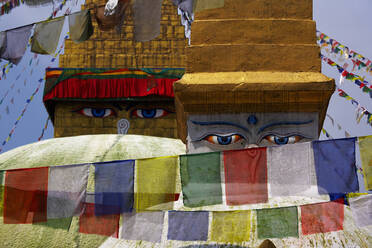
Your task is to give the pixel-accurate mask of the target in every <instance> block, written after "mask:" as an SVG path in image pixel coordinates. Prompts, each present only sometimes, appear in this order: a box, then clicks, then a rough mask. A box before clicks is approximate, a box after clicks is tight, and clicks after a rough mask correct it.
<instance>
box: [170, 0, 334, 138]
mask: <svg viewBox="0 0 372 248" xmlns="http://www.w3.org/2000/svg"><path fill="white" fill-rule="evenodd" d="M319 54H320V49H319V47H318V46H317V44H316V27H315V22H314V21H313V20H312V0H282V1H277V0H249V1H247V0H225V6H224V7H223V8H217V9H211V10H205V11H202V12H199V13H196V15H195V21H194V23H193V25H192V37H191V46H189V47H187V48H186V55H187V58H186V60H187V66H186V69H187V70H186V71H187V73H186V74H185V75H184V76H183V78H182V79H181V80H180V81H178V82H176V83H175V85H174V87H175V95H176V109H177V119H178V128H179V134H180V135H181V138H182V139H183V140H184V141H185V139H186V133H187V132H186V129H187V127H186V120H187V116H188V114H197V113H204V114H205V113H207V114H212V113H221V112H222V113H232V112H237V113H239V112H319V120H320V123H319V127H321V126H322V123H323V120H324V116H325V113H326V109H327V105H328V101H329V98H330V96H331V94H332V93H333V91H334V82H333V79H330V78H327V77H326V76H324V75H322V74H321V73H320V71H321V60H320V57H319Z"/></svg>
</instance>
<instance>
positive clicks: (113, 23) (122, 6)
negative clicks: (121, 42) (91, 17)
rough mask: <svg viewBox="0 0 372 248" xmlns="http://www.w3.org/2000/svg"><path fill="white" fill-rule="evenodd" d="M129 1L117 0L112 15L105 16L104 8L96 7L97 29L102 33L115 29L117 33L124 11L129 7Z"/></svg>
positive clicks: (122, 20)
mask: <svg viewBox="0 0 372 248" xmlns="http://www.w3.org/2000/svg"><path fill="white" fill-rule="evenodd" d="M129 2H130V1H129V0H119V1H118V5H117V7H116V8H115V13H114V14H112V15H107V16H106V15H105V7H104V6H102V7H96V9H95V17H96V20H97V24H98V28H99V29H100V30H102V31H109V30H112V29H113V28H115V27H116V29H117V30H118V31H120V29H121V25H122V23H123V22H124V17H125V16H124V14H125V10H126V8H127V7H128V5H129Z"/></svg>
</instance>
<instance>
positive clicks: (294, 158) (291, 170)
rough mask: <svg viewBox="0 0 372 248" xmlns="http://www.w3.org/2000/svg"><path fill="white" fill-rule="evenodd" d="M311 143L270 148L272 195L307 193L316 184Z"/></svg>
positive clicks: (269, 169) (269, 171) (269, 172)
mask: <svg viewBox="0 0 372 248" xmlns="http://www.w3.org/2000/svg"><path fill="white" fill-rule="evenodd" d="M312 154H313V150H312V148H311V143H298V144H290V145H285V146H276V147H270V148H269V157H270V159H269V160H268V161H269V164H268V177H269V182H270V195H271V196H273V197H275V196H295V195H306V194H307V191H309V190H310V189H311V187H312V186H316V176H315V166H314V162H313V155H312ZM309 193H310V192H309Z"/></svg>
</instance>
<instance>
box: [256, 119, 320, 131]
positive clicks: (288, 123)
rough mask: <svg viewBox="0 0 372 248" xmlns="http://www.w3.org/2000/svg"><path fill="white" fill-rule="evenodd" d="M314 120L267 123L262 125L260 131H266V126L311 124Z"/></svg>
mask: <svg viewBox="0 0 372 248" xmlns="http://www.w3.org/2000/svg"><path fill="white" fill-rule="evenodd" d="M312 122H313V120H310V121H285V122H274V123H270V124H267V125H265V126H263V127H261V128H260V130H259V131H258V133H261V132H262V131H264V130H265V129H266V128H269V127H274V126H282V125H305V124H309V123H312Z"/></svg>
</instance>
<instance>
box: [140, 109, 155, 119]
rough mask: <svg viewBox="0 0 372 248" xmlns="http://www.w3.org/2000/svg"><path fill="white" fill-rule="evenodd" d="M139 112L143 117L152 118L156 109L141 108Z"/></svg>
mask: <svg viewBox="0 0 372 248" xmlns="http://www.w3.org/2000/svg"><path fill="white" fill-rule="evenodd" d="M141 113H142V116H143V117H144V118H154V117H155V115H156V109H142V110H141Z"/></svg>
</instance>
